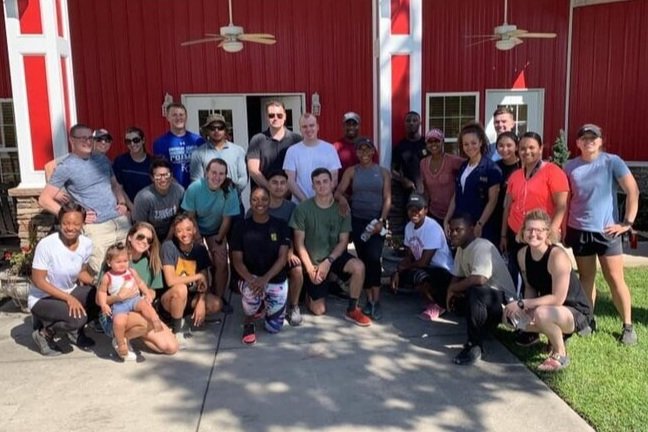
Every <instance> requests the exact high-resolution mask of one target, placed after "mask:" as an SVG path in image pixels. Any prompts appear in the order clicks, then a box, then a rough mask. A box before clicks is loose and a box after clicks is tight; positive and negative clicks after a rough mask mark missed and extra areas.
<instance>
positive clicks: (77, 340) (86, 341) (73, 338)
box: [67, 328, 95, 351]
mask: <svg viewBox="0 0 648 432" xmlns="http://www.w3.org/2000/svg"><path fill="white" fill-rule="evenodd" d="M67 337H68V339H69V340H70V343H72V344H73V345H76V346H77V347H78V348H81V349H82V350H84V351H87V350H88V349H89V348H91V347H93V346H94V345H95V341H94V340H93V339H92V338H89V337H88V336H86V334H85V332H84V331H83V329H82V328H81V329H79V330H76V331H71V332H67Z"/></svg>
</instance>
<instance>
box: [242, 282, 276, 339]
mask: <svg viewBox="0 0 648 432" xmlns="http://www.w3.org/2000/svg"><path fill="white" fill-rule="evenodd" d="M239 288H240V290H241V303H242V305H243V313H244V314H245V315H246V316H248V317H249V316H253V315H256V314H257V313H258V312H259V309H263V308H264V306H263V304H264V303H265V329H266V331H268V333H278V332H279V331H280V330H281V328H282V327H283V323H284V315H285V313H286V298H287V297H288V280H285V281H283V282H281V283H269V284H268V285H266V287H265V289H264V290H263V294H261V295H259V296H257V295H255V294H254V292H253V291H252V289H251V288H250V286H249V285H248V283H247V282H245V281H243V280H242V281H239Z"/></svg>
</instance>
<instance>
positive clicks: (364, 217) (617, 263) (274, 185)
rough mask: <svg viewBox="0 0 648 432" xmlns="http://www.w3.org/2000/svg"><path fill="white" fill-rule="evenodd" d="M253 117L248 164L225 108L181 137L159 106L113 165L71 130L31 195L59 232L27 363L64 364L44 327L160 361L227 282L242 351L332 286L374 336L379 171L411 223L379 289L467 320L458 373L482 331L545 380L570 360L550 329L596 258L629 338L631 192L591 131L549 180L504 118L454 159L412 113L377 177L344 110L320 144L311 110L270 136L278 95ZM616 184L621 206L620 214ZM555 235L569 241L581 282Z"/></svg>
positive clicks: (385, 198) (40, 260) (50, 250)
mask: <svg viewBox="0 0 648 432" xmlns="http://www.w3.org/2000/svg"><path fill="white" fill-rule="evenodd" d="M266 115H267V118H268V124H269V127H268V129H267V130H266V131H264V132H262V133H259V134H257V135H255V136H254V137H253V138H252V140H251V142H250V145H249V148H248V151H247V154H246V153H245V152H244V151H243V149H242V147H240V146H238V145H236V144H234V143H232V142H231V141H230V138H229V135H228V123H227V120H226V119H225V117H223V116H222V115H221V114H212V115H209V116H208V117H207V119H206V120H205V122H204V123H203V124H202V125H201V134H200V135H199V134H195V133H192V132H189V131H187V130H186V121H187V111H186V109H185V107H184V106H182V105H181V104H171V105H170V106H169V107H168V109H167V120H168V122H169V131H168V132H167V133H166V134H164V135H163V136H162V137H160V138H158V139H157V140H155V142H154V144H153V146H152V150H153V151H152V154H149V153H148V152H147V149H146V140H145V136H144V132H143V131H142V130H141V129H140V128H137V127H129V128H128V129H127V130H126V132H125V134H124V143H125V144H126V146H127V148H128V152H126V153H124V154H122V155H120V156H118V157H117V158H116V159H115V161H114V162H112V163H111V161H110V160H109V158H108V157H107V152H108V150H109V148H110V144H111V143H112V135H111V134H110V133H109V132H108V131H107V130H105V129H97V130H94V131H93V130H92V129H91V128H90V127H88V126H85V125H82V124H78V125H75V126H74V127H72V128H71V129H70V132H69V141H70V146H71V151H70V153H69V154H68V155H66V156H64V157H61V158H58V159H56V160H55V161H52V162H51V163H49V164H48V165H47V170H46V171H47V172H46V174H47V178H48V183H47V186H46V187H45V188H44V190H43V192H42V194H41V196H40V198H39V203H40V204H41V206H42V207H43V208H44V209H45V210H47V211H49V212H51V213H54V214H56V215H57V216H58V232H56V233H54V234H51V235H49V236H48V237H46V238H44V239H42V240H41V241H40V242H39V243H38V245H37V247H36V251H35V257H34V264H33V272H32V275H33V276H32V282H33V283H32V287H31V290H30V296H29V307H30V309H31V312H32V315H33V325H34V330H33V334H32V337H33V339H34V342H35V343H36V345H37V348H38V350H39V352H40V353H41V354H43V355H48V356H52V355H59V354H61V350H60V348H59V347H58V346H57V344H56V342H55V341H56V339H55V336H57V335H58V336H59V337H60V336H62V335H66V336H67V338H68V339H69V340H70V341H71V343H73V344H76V345H77V346H78V347H80V348H83V349H87V348H89V347H91V346H92V345H93V344H94V342H93V340H92V339H90V338H89V337H88V336H87V335H86V334H85V332H84V326H85V325H86V324H88V323H90V322H92V321H95V320H96V321H97V322H99V323H100V325H98V326H97V328H101V330H102V331H103V332H104V333H106V335H108V336H109V337H111V338H112V345H113V347H114V349H115V351H116V353H117V355H118V356H119V357H120V358H122V359H133V358H135V357H136V354H135V352H134V349H133V346H132V344H131V341H133V340H135V339H141V342H142V343H143V344H144V345H145V346H146V347H147V348H148V349H150V350H151V351H153V352H158V353H166V354H173V353H175V352H176V351H177V350H178V349H180V348H181V347H182V346H183V345H184V344H186V343H187V339H188V338H190V337H191V327H192V326H201V325H203V323H204V322H205V321H206V320H208V319H209V318H210V317H211V316H213V315H214V314H217V313H219V312H224V313H231V311H232V306H231V305H230V304H228V302H227V301H226V297H227V296H226V291H227V289H230V290H232V291H235V292H238V293H240V295H241V305H242V309H243V315H244V318H243V334H242V342H243V343H245V344H248V345H250V344H254V343H255V342H256V340H257V336H256V328H255V323H256V321H257V320H263V322H264V326H263V327H264V329H265V330H266V332H268V333H270V334H273V333H277V332H279V331H281V330H282V327H283V325H284V320H287V321H288V323H289V324H290V325H291V326H299V325H300V324H301V323H302V321H303V317H302V310H301V308H300V304H303V305H304V307H305V308H306V309H307V310H308V311H309V312H310V313H311V314H313V315H315V316H317V315H322V314H325V313H326V312H327V307H326V300H327V297H328V296H329V294H330V293H331V292H332V290H333V288H334V287H335V286H337V284H340V283H342V284H345V285H347V286H348V291H349V292H348V295H347V298H348V305H347V308H346V312H345V314H344V319H346V320H347V321H350V322H352V323H353V324H355V325H358V326H362V327H366V326H370V325H371V324H372V321H378V320H381V319H382V317H383V308H382V305H381V301H380V299H381V276H382V266H381V256H382V251H383V247H384V242H385V234H386V232H387V225H388V221H387V218H388V215H389V213H390V210H391V209H392V186H393V183H392V179H394V180H395V181H396V183H400V185H401V186H402V189H403V190H404V193H405V194H406V201H405V202H406V204H405V206H404V208H403V211H406V214H407V218H408V223H407V225H406V227H405V232H404V240H403V244H404V246H405V248H406V256H405V257H404V258H403V260H402V261H401V262H400V263H399V264H398V268H397V271H396V272H395V274H394V275H393V276H392V281H391V286H392V288H393V289H394V290H398V289H399V288H401V287H403V286H405V285H409V286H411V287H413V288H415V289H416V290H417V291H418V292H419V293H420V295H421V298H422V300H423V303H422V312H421V313H420V314H419V318H421V319H424V320H436V319H437V318H439V317H440V316H441V315H443V314H444V313H446V311H448V310H451V311H455V312H457V313H461V314H465V315H466V317H467V321H468V337H467V342H466V343H465V345H464V348H463V349H462V350H461V351H460V352H459V353H458V354H457V355H456V357H455V358H454V362H455V363H457V364H471V363H474V362H475V361H476V360H478V359H479V358H480V357H481V356H482V355H483V353H484V347H483V341H484V339H485V338H484V335H485V332H487V331H488V330H490V329H491V328H492V327H493V326H496V325H497V324H499V323H502V322H504V323H508V324H509V325H511V326H513V327H515V328H516V331H517V332H518V335H517V337H516V340H517V341H518V342H519V343H520V344H524V345H530V344H533V343H537V342H538V341H539V338H538V334H544V335H545V336H546V337H547V339H548V342H549V347H550V348H549V350H548V352H549V356H548V357H547V359H546V361H545V362H543V363H542V364H541V365H540V369H541V370H545V371H555V370H559V369H562V368H564V367H566V366H567V365H568V364H569V357H568V355H567V353H566V350H565V343H564V340H565V338H566V337H568V335H571V334H572V333H580V334H587V333H590V332H592V331H595V330H596V321H595V319H594V315H593V310H594V301H595V293H596V290H595V287H594V276H595V272H596V259H597V257H598V259H599V261H600V263H601V266H602V269H603V274H604V276H605V279H606V281H607V283H608V284H609V285H610V288H611V290H612V297H613V300H614V304H615V306H616V307H617V309H618V312H619V315H620V316H621V319H622V321H623V328H622V332H621V336H620V340H621V342H622V343H624V344H628V345H632V344H634V343H636V342H637V337H636V333H635V331H634V329H633V327H632V319H631V296H630V291H629V289H628V286H627V285H626V283H625V280H624V277H623V260H622V248H621V238H620V235H622V234H624V233H625V232H627V231H628V230H629V229H631V227H632V224H633V222H634V218H635V217H636V214H637V206H638V204H637V203H638V194H639V192H638V188H637V184H636V182H635V180H634V178H633V177H632V174H631V173H630V171H629V170H628V168H627V166H626V164H625V163H624V162H623V161H622V160H621V159H620V158H618V157H617V156H614V155H611V154H608V153H606V152H605V151H604V149H603V134H602V131H601V128H600V127H598V126H596V125H592V124H587V125H584V126H583V127H582V128H580V129H579V131H578V133H577V146H578V148H579V150H580V155H579V156H578V157H576V158H574V159H572V160H570V161H569V162H568V163H567V164H566V166H565V170H564V171H563V170H562V169H561V168H560V167H559V166H558V165H556V164H554V163H551V162H548V161H545V160H543V149H544V147H543V143H542V138H541V137H540V136H539V135H538V134H536V133H534V132H526V133H524V134H522V136H521V137H519V138H518V136H517V135H516V134H515V132H514V131H513V130H512V129H513V127H514V125H515V122H514V118H513V114H512V112H510V111H508V110H506V109H505V108H498V110H497V111H496V112H495V113H494V118H495V129H496V132H497V133H498V137H497V140H496V141H495V142H494V143H489V141H488V138H487V136H486V133H485V131H484V128H483V126H482V125H480V124H479V123H476V122H474V123H469V124H466V125H465V126H464V127H463V128H462V129H461V131H460V133H459V136H458V139H457V144H458V149H459V152H458V153H459V154H450V153H447V152H446V142H445V141H446V136H445V134H444V132H443V131H442V130H440V129H437V128H432V129H430V130H428V131H427V132H426V133H422V131H421V118H420V115H419V114H418V113H416V112H409V113H407V115H406V117H405V129H406V133H407V136H406V137H405V138H404V139H403V141H402V142H401V143H400V144H399V145H398V146H397V147H396V148H395V151H394V164H393V166H392V169H391V170H388V169H385V168H383V167H381V166H380V165H378V164H377V162H376V161H377V149H376V146H375V145H374V143H373V142H372V141H371V140H370V139H368V138H366V137H363V136H362V135H361V134H360V116H359V115H358V114H356V113H354V112H348V113H346V114H344V116H343V120H342V124H343V131H344V137H343V138H341V139H340V140H339V141H337V142H336V143H335V144H331V143H328V142H326V141H324V140H322V139H321V138H319V137H318V131H319V126H318V122H317V117H316V116H314V115H312V114H309V113H306V114H303V115H302V116H301V117H300V119H299V127H300V132H301V135H300V134H298V133H296V132H292V131H290V130H289V129H288V128H286V126H285V121H286V111H285V108H284V106H283V105H282V104H281V103H280V102H270V103H269V104H268V105H267V106H266ZM593 173H596V174H593ZM248 182H251V183H252V185H253V187H252V192H251V194H250V202H249V210H248V212H247V214H245V212H244V206H243V203H242V202H241V192H242V190H243V189H244V188H245V187H246V186H247V184H248ZM618 187H620V188H621V189H622V190H623V191H624V193H625V194H626V195H627V198H626V201H625V202H626V205H625V209H624V210H625V211H624V219H622V220H619V217H618V215H617V210H618V209H617V205H616V193H617V188H618ZM567 215H568V216H567ZM561 240H563V241H564V242H565V243H566V244H567V245H568V246H570V247H572V248H573V250H574V255H575V257H576V263H577V266H578V275H576V273H575V272H574V271H573V270H572V269H571V264H570V260H569V258H568V255H567V254H566V253H565V251H564V250H563V249H562V248H561V247H558V246H557V243H559V242H560V241H561ZM350 242H353V244H354V246H355V251H356V255H355V256H354V255H353V254H351V253H349V251H348V250H347V249H348V246H349V243H350ZM302 288H303V289H302ZM363 293H364V296H363ZM363 298H364V299H363Z"/></svg>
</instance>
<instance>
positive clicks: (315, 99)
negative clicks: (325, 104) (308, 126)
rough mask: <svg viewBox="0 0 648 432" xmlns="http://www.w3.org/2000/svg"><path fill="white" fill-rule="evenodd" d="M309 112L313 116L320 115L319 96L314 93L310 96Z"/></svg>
mask: <svg viewBox="0 0 648 432" xmlns="http://www.w3.org/2000/svg"><path fill="white" fill-rule="evenodd" d="M311 112H312V114H313V115H316V116H318V115H320V113H321V112H322V105H321V104H320V96H319V93H317V92H315V93H313V96H311Z"/></svg>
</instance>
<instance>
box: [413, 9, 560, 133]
mask: <svg viewBox="0 0 648 432" xmlns="http://www.w3.org/2000/svg"><path fill="white" fill-rule="evenodd" d="M503 14H504V2H503V0H482V1H480V2H479V3H478V5H476V2H475V1H473V0H453V1H434V2H433V1H424V2H423V26H424V29H423V83H422V85H423V98H424V99H423V101H422V106H425V93H426V92H465V91H478V92H479V94H480V96H479V102H480V106H479V111H480V117H481V118H480V121H481V122H484V121H485V118H487V117H488V116H490V114H491V113H485V112H484V107H485V103H486V94H485V90H486V89H510V88H512V87H513V83H514V81H515V80H516V78H517V77H518V76H519V74H520V73H521V72H524V76H525V78H526V84H527V88H544V89H545V100H544V108H545V109H544V135H545V136H544V137H543V138H544V139H545V141H546V142H547V143H553V140H554V139H555V137H556V136H557V135H558V132H559V130H560V128H561V127H563V124H564V117H565V106H564V99H565V80H566V75H565V69H566V65H567V38H568V34H567V29H568V25H569V0H533V1H531V0H527V1H510V2H509V13H508V22H509V24H515V25H517V27H518V28H522V29H526V30H528V31H530V32H553V33H557V34H558V36H557V37H556V38H555V39H525V42H524V43H523V44H521V45H518V46H516V47H515V48H513V49H512V50H510V51H499V50H497V49H496V48H495V43H494V42H487V43H484V44H480V45H475V46H471V47H468V46H467V45H468V44H470V43H472V42H473V41H474V39H472V40H471V39H467V38H466V37H465V36H466V35H487V34H492V33H493V29H494V27H495V26H497V25H500V24H501V23H502V19H503Z"/></svg>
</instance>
